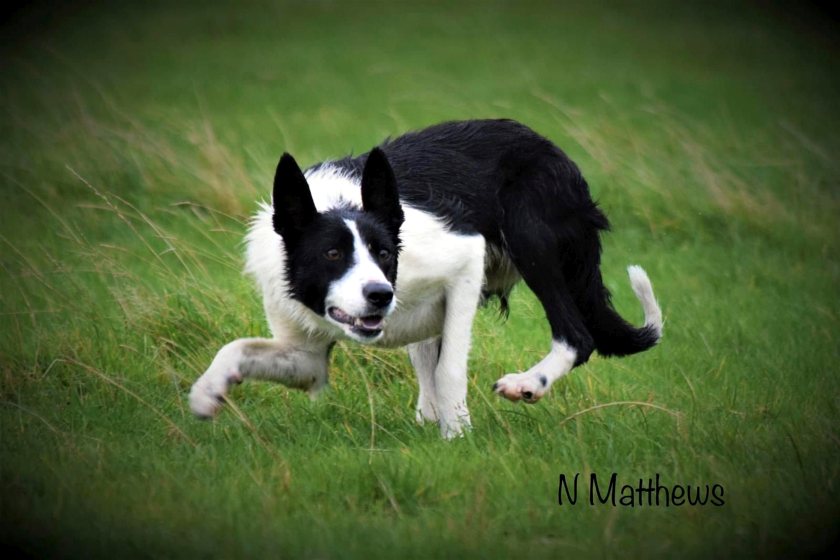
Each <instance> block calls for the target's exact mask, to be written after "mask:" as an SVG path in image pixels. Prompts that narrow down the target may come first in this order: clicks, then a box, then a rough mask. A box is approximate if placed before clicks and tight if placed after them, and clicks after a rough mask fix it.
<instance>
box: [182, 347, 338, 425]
mask: <svg viewBox="0 0 840 560" xmlns="http://www.w3.org/2000/svg"><path fill="white" fill-rule="evenodd" d="M327 353H328V346H327V345H326V344H324V345H316V346H314V347H312V348H303V347H290V346H289V345H288V344H287V343H284V342H283V341H280V340H275V339H268V338H240V339H238V340H234V341H233V342H230V343H228V344H226V345H225V346H223V347H222V349H221V350H219V352H218V353H217V354H216V357H215V358H214V359H213V362H212V363H211V364H210V367H209V368H207V371H206V372H204V374H203V375H202V376H201V377H199V378H198V380H197V381H196V382H195V383H194V384H193V386H192V389H191V390H190V408H191V409H192V411H193V412H194V413H195V414H196V415H197V416H201V417H204V418H210V417H212V416H214V415H215V414H216V413H217V412H218V411H219V408H220V407H221V405H222V403H223V402H224V397H225V395H227V391H228V388H229V387H230V385H231V384H234V383H236V384H238V383H242V381H243V380H244V379H245V378H248V377H253V378H255V379H265V380H269V381H276V382H278V383H282V384H283V385H287V386H289V387H292V388H295V389H301V390H304V391H308V392H309V394H310V396H313V397H314V396H315V395H316V394H317V393H318V392H319V391H320V390H321V389H323V388H324V387H325V386H326V384H327Z"/></svg>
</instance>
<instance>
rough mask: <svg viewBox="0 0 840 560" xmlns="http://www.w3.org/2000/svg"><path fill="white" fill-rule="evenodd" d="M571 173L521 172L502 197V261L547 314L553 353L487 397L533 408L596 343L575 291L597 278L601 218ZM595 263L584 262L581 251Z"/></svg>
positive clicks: (503, 382) (603, 220)
mask: <svg viewBox="0 0 840 560" xmlns="http://www.w3.org/2000/svg"><path fill="white" fill-rule="evenodd" d="M572 171H573V170H571V168H569V169H564V168H558V169H557V170H556V172H554V173H546V172H545V169H544V168H536V169H535V170H534V172H533V173H528V172H523V175H520V176H518V177H517V179H516V182H513V183H510V184H508V185H507V187H506V189H503V191H502V192H501V193H500V201H501V205H502V207H503V208H505V213H504V217H503V222H502V232H503V234H504V240H505V244H506V251H507V253H508V256H509V257H510V259H511V260H512V261H513V264H514V265H515V266H516V269H517V271H518V272H519V274H520V275H521V276H522V279H523V280H524V281H525V283H526V284H527V285H528V287H529V288H531V290H532V291H533V292H534V294H535V295H536V296H537V298H538V299H539V300H540V303H541V304H542V306H543V309H544V310H545V314H546V318H547V319H548V322H549V325H550V327H551V337H552V344H551V351H550V352H549V353H548V355H546V356H545V358H543V360H541V361H540V362H539V363H538V364H536V365H535V366H533V367H532V368H530V369H529V370H528V371H526V372H524V373H513V374H508V375H505V376H504V377H502V378H501V379H499V380H498V381H497V382H496V383H495V384H494V385H493V390H494V391H495V392H496V393H498V394H499V395H501V396H503V397H505V398H507V399H510V400H514V401H517V400H524V401H525V402H529V403H533V402H536V401H537V400H539V399H540V398H541V397H542V396H543V395H544V394H545V393H546V392H547V391H548V390H549V388H550V387H551V384H552V383H554V381H556V380H557V379H559V378H560V377H562V376H564V375H565V374H567V373H568V372H569V371H570V370H571V369H572V368H573V367H575V366H577V365H580V364H582V363H584V362H586V361H587V360H588V359H589V356H590V355H591V354H592V352H593V350H594V349H595V341H594V339H593V336H592V334H591V333H590V331H589V329H588V328H587V325H586V320H585V316H584V314H583V312H582V310H581V309H580V308H579V306H578V299H579V298H578V297H577V296H576V294H577V292H578V291H579V290H580V286H581V285H585V284H586V282H587V279H588V278H589V277H591V276H592V274H594V273H597V271H598V269H597V263H598V260H597V259H598V256H599V255H600V244H599V242H598V229H599V228H601V227H606V218H604V217H603V214H601V213H600V211H598V209H597V207H596V206H595V204H594V203H592V201H591V199H590V198H589V195H588V192H587V191H586V185H585V183H583V182H582V179H580V178H579V176H577V175H575V174H574V173H572ZM592 251H594V252H595V255H594V256H595V258H594V259H593V258H591V257H590V258H583V256H585V255H586V254H587V252H592Z"/></svg>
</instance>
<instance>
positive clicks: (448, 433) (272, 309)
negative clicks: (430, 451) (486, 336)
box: [190, 120, 662, 438]
mask: <svg viewBox="0 0 840 560" xmlns="http://www.w3.org/2000/svg"><path fill="white" fill-rule="evenodd" d="M607 228H608V222H607V218H606V217H605V216H604V214H603V213H602V212H601V211H600V210H599V209H598V206H597V205H596V203H595V202H593V200H592V198H591V196H590V194H589V189H588V186H587V184H586V181H584V179H583V177H582V176H581V173H580V171H579V170H578V168H577V166H576V165H575V164H574V163H573V162H572V161H571V160H570V159H569V158H568V157H567V156H566V154H564V153H563V152H562V151H561V150H560V149H559V148H557V147H556V146H555V145H554V144H552V143H551V142H550V141H549V140H547V139H545V138H543V137H542V136H540V135H538V134H537V133H535V132H534V131H532V130H531V129H529V128H527V127H525V126H524V125H522V124H519V123H517V122H514V121H510V120H472V121H464V122H449V123H444V124H439V125H436V126H432V127H430V128H426V129H424V130H420V131H417V132H411V133H408V134H405V135H404V136H400V137H398V138H396V139H393V140H387V141H385V142H384V143H383V144H382V145H380V146H379V147H377V148H374V149H373V150H371V151H370V152H368V153H366V154H362V155H360V156H358V157H346V158H344V159H340V160H337V161H328V162H324V163H319V164H317V165H315V166H313V167H311V168H309V169H308V170H306V172H302V171H301V170H300V168H299V167H298V165H297V163H295V160H294V159H293V158H292V156H290V155H289V154H283V156H282V157H281V158H280V162H279V164H278V165H277V172H276V175H275V177H274V191H273V200H272V204H267V203H263V204H262V206H261V208H260V209H259V211H258V212H257V214H256V215H255V217H254V219H253V222H252V225H251V228H250V232H249V233H248V236H247V264H246V270H247V271H248V272H249V273H250V274H251V275H253V276H254V278H255V279H256V282H257V284H258V285H259V287H260V289H261V290H262V294H263V302H264V307H265V313H266V316H267V318H268V323H269V326H270V328H271V333H272V335H273V337H272V338H241V339H238V340H234V341H233V342H230V343H228V344H227V345H225V346H224V347H222V349H221V350H219V352H218V354H217V355H216V357H215V359H214V360H213V362H212V363H211V364H210V367H209V368H208V369H207V371H206V372H205V373H204V374H203V375H202V376H201V377H200V378H199V379H198V380H197V381H196V382H195V384H194V385H193V387H192V390H191V392H190V406H191V408H192V410H193V412H194V413H195V414H196V415H198V416H200V417H205V418H206V417H212V416H213V415H215V414H216V412H217V411H218V410H219V408H220V407H221V405H222V403H223V402H224V400H225V395H226V394H227V391H228V388H229V386H230V385H231V384H232V383H240V382H242V380H243V379H245V378H259V379H267V380H271V381H277V382H280V383H282V384H284V385H287V386H289V387H294V388H297V389H302V390H305V391H308V392H309V393H310V395H312V396H314V395H316V394H317V393H318V392H319V391H320V390H321V389H323V388H324V387H325V386H326V384H327V362H328V358H329V353H330V349H331V348H332V347H333V345H334V344H335V342H336V341H337V340H340V339H351V340H355V341H357V342H361V343H363V344H372V345H376V346H382V347H395V346H407V348H408V354H409V357H410V359H411V363H412V365H413V366H414V369H415V370H416V373H417V379H418V381H419V385H420V394H419V398H418V401H417V410H416V414H417V420H418V422H423V421H434V422H438V423H439V426H440V430H441V433H442V435H443V436H444V437H447V438H450V437H454V436H457V435H459V434H461V433H462V432H463V430H464V429H465V428H468V427H469V426H470V414H469V410H468V409H467V356H468V353H469V349H470V338H471V330H472V323H473V318H474V316H475V312H476V308H477V307H478V305H480V304H481V303H483V302H485V301H487V300H488V299H489V298H493V297H495V298H498V300H499V302H500V305H501V308H502V310H503V312H505V313H506V312H507V301H508V299H507V298H508V295H509V294H510V291H511V289H512V288H513V286H514V284H516V283H517V282H518V281H519V280H520V279H523V280H524V281H525V284H527V285H528V287H529V288H530V289H531V290H532V291H533V292H534V294H535V295H536V297H537V298H538V299H539V301H540V303H541V304H542V306H543V309H544V310H545V314H546V317H547V319H548V322H549V325H550V326H551V334H552V343H551V348H550V350H549V352H548V354H547V355H546V356H545V357H544V358H543V359H542V360H541V361H540V362H539V363H537V364H536V365H534V366H533V367H532V368H530V369H529V370H527V371H525V372H522V373H510V374H507V375H505V376H503V377H502V378H501V379H499V380H498V381H496V383H495V384H494V385H493V391H494V392H495V393H497V394H498V395H501V396H502V397H504V398H506V399H509V400H512V401H519V400H522V401H525V402H527V403H534V402H536V401H538V400H539V399H540V398H541V397H542V396H543V395H545V393H546V392H547V391H548V390H549V388H550V387H551V385H552V383H554V382H555V381H557V379H559V378H560V377H562V376H563V375H565V374H566V373H568V372H569V371H570V370H571V369H572V368H574V367H575V366H578V365H581V364H583V363H584V362H586V361H587V360H588V359H589V356H590V355H591V354H592V352H593V351H595V350H597V351H598V353H599V354H601V355H603V356H625V355H628V354H634V353H636V352H641V351H643V350H647V349H648V348H650V347H652V346H653V345H655V344H656V343H657V342H658V340H659V338H660V336H661V333H662V313H661V311H660V309H659V305H658V304H657V302H656V299H655V298H654V295H653V288H652V286H651V283H650V280H649V279H648V276H647V274H645V272H644V270H642V268H640V267H638V266H631V267H629V268H628V273H629V276H630V283H631V285H632V287H633V290H634V292H635V293H636V296H637V297H638V299H639V301H640V302H641V304H642V307H643V309H644V315H645V324H644V326H642V327H640V328H636V327H633V326H632V325H630V324H629V323H627V322H626V321H625V320H624V319H622V318H621V317H620V316H619V315H618V313H617V312H616V311H615V310H614V309H613V307H612V305H611V304H610V294H609V292H608V291H607V288H606V287H605V286H604V283H603V281H602V278H601V272H600V260H601V243H600V239H599V232H600V231H602V230H606V229H607Z"/></svg>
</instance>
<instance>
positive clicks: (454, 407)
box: [434, 236, 484, 439]
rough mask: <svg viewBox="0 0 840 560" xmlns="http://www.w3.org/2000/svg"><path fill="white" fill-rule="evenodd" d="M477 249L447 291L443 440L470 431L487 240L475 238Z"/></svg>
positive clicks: (440, 388)
mask: <svg viewBox="0 0 840 560" xmlns="http://www.w3.org/2000/svg"><path fill="white" fill-rule="evenodd" d="M473 242H474V243H475V247H473V248H472V249H471V250H470V252H469V254H470V255H471V258H470V259H468V261H467V262H466V263H464V265H463V268H462V269H461V271H460V272H459V273H458V274H455V275H454V276H453V280H452V284H451V285H450V286H448V287H447V289H446V311H445V314H444V321H443V335H442V339H441V347H440V358H439V359H438V364H437V367H436V368H435V379H434V381H435V396H436V401H437V413H438V421H439V424H440V431H441V435H443V437H445V438H447V439H450V438H453V437H457V436H459V435H461V434H462V433H463V430H464V428H469V427H470V411H469V409H468V408H467V359H468V358H469V352H470V343H471V338H472V323H473V319H474V318H475V312H476V308H477V307H478V303H479V299H480V297H481V287H482V280H483V279H484V238H483V237H480V236H478V237H475V238H473Z"/></svg>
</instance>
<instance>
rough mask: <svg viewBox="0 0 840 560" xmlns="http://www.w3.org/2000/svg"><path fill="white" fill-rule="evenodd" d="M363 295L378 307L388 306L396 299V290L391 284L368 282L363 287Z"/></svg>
mask: <svg viewBox="0 0 840 560" xmlns="http://www.w3.org/2000/svg"><path fill="white" fill-rule="evenodd" d="M362 295H363V296H365V299H366V300H368V302H370V304H371V305H375V306H376V307H387V306H388V304H389V303H391V300H392V299H394V290H393V289H392V288H391V285H390V284H383V283H382V282H374V283H371V284H367V285H366V286H365V287H364V288H362Z"/></svg>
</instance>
